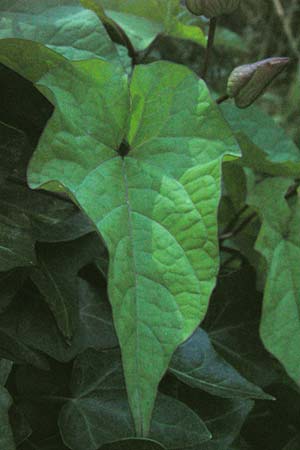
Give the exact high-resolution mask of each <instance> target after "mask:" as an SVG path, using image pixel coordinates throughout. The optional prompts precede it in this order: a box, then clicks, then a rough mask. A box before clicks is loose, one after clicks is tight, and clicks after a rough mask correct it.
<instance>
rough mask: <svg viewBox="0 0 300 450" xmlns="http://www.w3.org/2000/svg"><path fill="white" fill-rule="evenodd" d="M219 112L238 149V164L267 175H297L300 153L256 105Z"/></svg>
mask: <svg viewBox="0 0 300 450" xmlns="http://www.w3.org/2000/svg"><path fill="white" fill-rule="evenodd" d="M221 109H222V111H223V113H224V116H225V118H226V119H227V121H228V122H229V124H230V126H231V127H232V129H233V130H234V132H235V134H236V136H237V139H238V141H239V144H240V146H241V149H242V154H243V157H242V159H241V161H240V164H242V165H244V166H247V167H251V168H253V169H255V170H256V171H258V172H264V173H268V174H270V175H278V176H299V173H300V150H299V148H298V147H297V146H296V144H295V143H294V142H293V141H292V139H291V138H289V137H288V136H287V134H286V133H285V131H284V130H283V129H282V128H280V127H279V126H278V125H276V124H275V122H274V120H273V119H272V118H271V117H270V116H268V115H267V114H266V113H264V112H263V111H262V110H261V109H259V108H257V107H256V106H251V107H250V108H247V109H246V110H238V109H237V108H235V107H234V106H233V105H230V104H225V105H222V107H221Z"/></svg>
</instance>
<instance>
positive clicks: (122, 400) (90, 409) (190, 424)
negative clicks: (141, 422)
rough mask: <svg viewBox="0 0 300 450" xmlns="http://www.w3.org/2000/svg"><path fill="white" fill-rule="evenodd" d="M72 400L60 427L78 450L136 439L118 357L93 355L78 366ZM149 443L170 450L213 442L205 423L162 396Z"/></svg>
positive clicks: (82, 358) (87, 355)
mask: <svg viewBox="0 0 300 450" xmlns="http://www.w3.org/2000/svg"><path fill="white" fill-rule="evenodd" d="M71 392H72V398H71V399H70V400H69V401H68V402H67V403H66V404H65V405H64V407H63V409H62V411H61V414H60V418H59V425H60V429H61V433H62V436H63V439H64V442H65V443H66V445H67V446H68V447H70V448H72V449H73V450H80V449H82V448H83V447H84V448H86V449H87V450H96V449H97V448H98V447H100V446H101V445H103V444H105V443H108V442H113V441H116V440H117V439H121V438H130V437H133V436H134V425H133V422H132V418H131V415H130V411H129V407H128V403H127V400H126V395H125V385H124V380H123V375H122V368H121V360H120V359H119V353H118V352H117V351H116V352H108V353H106V354H101V353H96V352H94V351H88V352H85V353H83V354H82V355H80V356H79V357H78V359H77V360H76V361H75V364H74V367H73V377H72V384H71ZM150 438H152V439H154V440H157V441H158V442H161V443H162V444H163V445H165V447H166V448H169V449H183V448H186V447H187V448H188V447H191V446H194V445H200V444H201V442H202V441H206V440H208V439H209V438H210V434H209V432H208V431H207V428H206V427H205V425H204V423H203V422H202V421H201V419H200V418H199V417H198V416H197V415H196V414H195V413H193V411H192V410H190V409H189V408H188V407H186V406H185V405H184V404H183V403H181V402H179V401H177V400H175V399H172V398H171V397H167V396H164V395H162V394H159V396H158V399H157V402H156V407H155V410H154V415H153V419H152V423H151V429H150Z"/></svg>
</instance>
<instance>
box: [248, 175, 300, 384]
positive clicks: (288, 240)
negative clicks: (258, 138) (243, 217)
mask: <svg viewBox="0 0 300 450" xmlns="http://www.w3.org/2000/svg"><path fill="white" fill-rule="evenodd" d="M254 183H255V181H254ZM291 184H293V180H292V179H286V178H279V177H278V178H267V179H265V180H262V181H261V180H260V181H259V182H258V183H257V184H254V185H253V186H249V188H248V192H249V194H248V203H249V204H250V205H252V206H253V207H254V208H255V209H256V210H257V211H258V213H259V215H260V217H261V219H262V227H261V230H260V233H259V235H258V239H257V241H256V249H257V250H258V251H259V252H260V253H261V254H262V255H263V256H264V257H265V259H266V261H267V264H268V273H267V278H266V286H265V291H264V301H263V310H262V318H261V325H260V334H261V337H262V340H263V342H264V344H265V346H266V348H267V349H268V350H269V351H270V352H271V353H272V354H273V355H275V356H276V357H277V358H278V359H279V360H280V362H281V363H282V364H283V366H284V367H285V369H286V370H287V372H288V374H289V375H290V376H291V377H292V378H293V379H294V380H295V382H296V383H299V382H300V360H299V356H298V355H299V351H298V349H299V345H300V320H299V313H300V296H299V292H300V284H299V283H300V271H299V264H298V261H299V258H300V237H299V226H300V208H299V206H300V205H299V197H298V196H297V195H296V196H294V198H293V199H291V201H290V204H289V203H288V202H287V200H286V199H285V198H284V197H285V195H286V193H287V190H288V188H289V186H290V185H291Z"/></svg>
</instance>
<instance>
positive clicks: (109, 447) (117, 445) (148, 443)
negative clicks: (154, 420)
mask: <svg viewBox="0 0 300 450" xmlns="http://www.w3.org/2000/svg"><path fill="white" fill-rule="evenodd" d="M165 448H166V447H163V446H162V445H161V444H159V443H158V442H155V441H152V440H151V439H123V440H122V441H118V442H114V443H113V444H106V445H103V446H102V447H101V449H102V450H162V449H165Z"/></svg>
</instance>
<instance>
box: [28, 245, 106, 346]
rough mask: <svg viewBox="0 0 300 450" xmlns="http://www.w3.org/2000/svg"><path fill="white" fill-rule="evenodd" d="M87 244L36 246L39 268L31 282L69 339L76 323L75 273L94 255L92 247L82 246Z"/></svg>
mask: <svg viewBox="0 0 300 450" xmlns="http://www.w3.org/2000/svg"><path fill="white" fill-rule="evenodd" d="M89 241H90V240H89V239H88V238H82V239H81V240H78V241H71V242H68V243H64V244H52V245H49V244H48V245H46V244H43V245H42V244H40V245H38V246H37V257H38V267H37V268H36V269H35V270H34V271H33V272H32V274H31V279H32V280H33V281H34V283H35V284H36V286H37V287H38V288H39V290H40V292H41V293H42V294H43V296H44V298H45V301H46V302H47V304H48V305H49V308H50V309H51V311H52V313H53V315H54V317H55V319H56V322H57V324H58V327H59V329H60V330H61V332H62V333H63V335H64V336H65V337H66V338H68V339H70V338H71V337H72V336H73V332H74V329H75V328H76V327H77V325H78V320H79V317H78V301H79V300H78V284H77V274H78V272H79V270H80V269H81V268H82V267H84V266H85V265H87V264H88V263H90V262H92V261H93V258H94V255H95V252H93V249H92V248H91V245H89V246H87V245H84V244H89ZM90 242H94V241H90ZM99 247H100V245H99ZM96 248H97V247H96ZM100 249H101V247H100Z"/></svg>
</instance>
